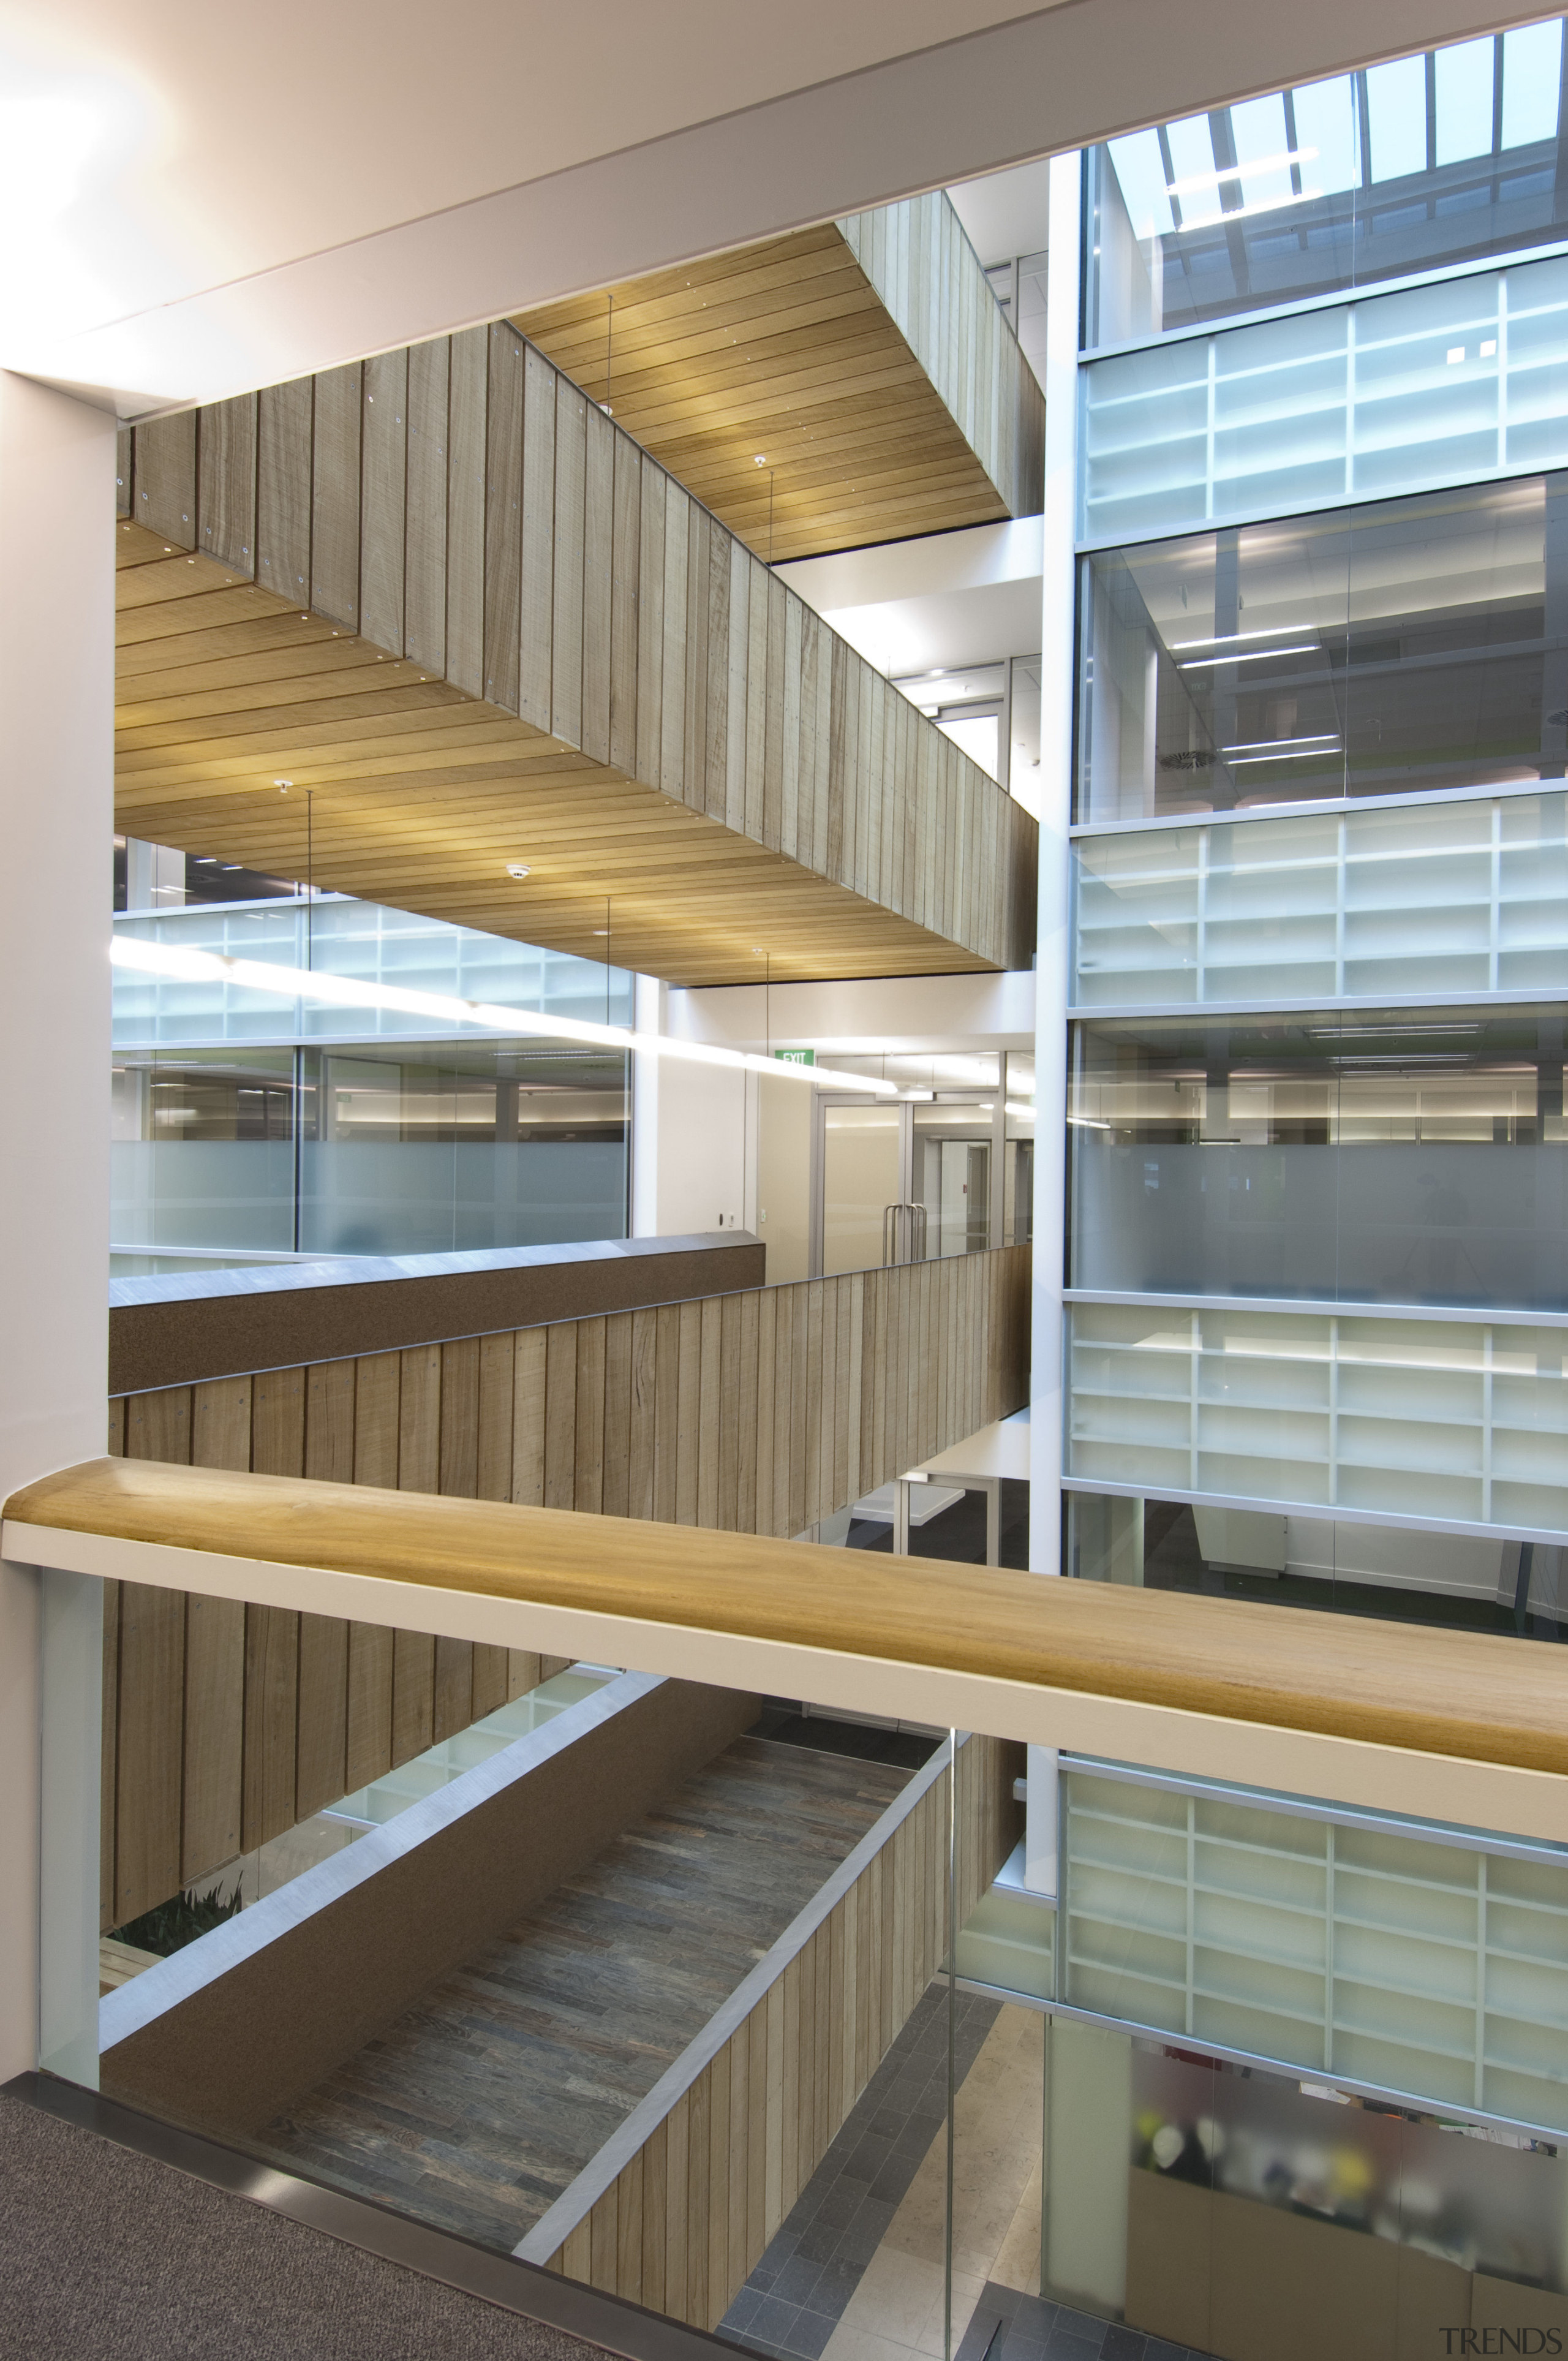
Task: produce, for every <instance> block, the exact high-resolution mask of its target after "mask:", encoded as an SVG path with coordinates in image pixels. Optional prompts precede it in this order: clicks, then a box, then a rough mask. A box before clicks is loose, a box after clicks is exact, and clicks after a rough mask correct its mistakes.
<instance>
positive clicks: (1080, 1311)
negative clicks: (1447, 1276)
mask: <svg viewBox="0 0 1568 2361" xmlns="http://www.w3.org/2000/svg"><path fill="white" fill-rule="evenodd" d="M1068 1320H1069V1390H1070V1401H1069V1443H1068V1471H1067V1472H1068V1476H1069V1480H1072V1479H1076V1480H1079V1481H1081V1482H1083V1483H1086V1484H1088V1485H1090V1486H1092V1485H1093V1484H1094V1483H1096V1482H1100V1483H1104V1484H1114V1485H1128V1486H1132V1487H1135V1488H1136V1489H1137V1490H1139V1491H1140V1492H1155V1493H1160V1494H1163V1495H1166V1496H1168V1497H1170V1496H1176V1497H1180V1498H1185V1499H1203V1498H1205V1497H1210V1498H1215V1499H1229V1500H1234V1499H1247V1500H1256V1501H1258V1502H1259V1503H1265V1502H1266V1503H1269V1504H1271V1505H1272V1504H1277V1505H1279V1506H1281V1507H1289V1508H1297V1509H1306V1510H1311V1509H1327V1510H1349V1511H1351V1512H1356V1511H1367V1510H1370V1511H1373V1512H1374V1513H1379V1512H1380V1513H1384V1514H1389V1515H1394V1516H1401V1517H1407V1516H1408V1517H1419V1518H1420V1520H1421V1521H1423V1522H1427V1523H1432V1524H1439V1523H1451V1524H1456V1525H1462V1526H1475V1525H1491V1524H1496V1525H1498V1526H1502V1527H1505V1528H1509V1529H1513V1530H1519V1529H1523V1530H1525V1531H1529V1532H1540V1533H1541V1534H1542V1535H1543V1536H1545V1537H1548V1538H1552V1539H1555V1538H1558V1537H1560V1536H1561V1534H1562V1532H1563V1530H1564V1528H1565V1527H1568V1388H1565V1387H1564V1384H1563V1353H1564V1348H1565V1346H1568V1330H1564V1329H1563V1328H1560V1327H1539V1328H1538V1327H1534V1326H1530V1327H1526V1326H1514V1325H1511V1324H1509V1325H1505V1324H1504V1323H1497V1324H1493V1323H1488V1322H1486V1321H1485V1320H1475V1321H1470V1320H1464V1319H1458V1318H1456V1319H1453V1320H1420V1321H1417V1320H1408V1319H1401V1318H1399V1317H1398V1316H1397V1315H1396V1316H1388V1317H1382V1316H1379V1315H1377V1314H1357V1315H1354V1316H1346V1315H1343V1314H1340V1313H1333V1312H1271V1311H1260V1310H1257V1309H1251V1308H1241V1307H1237V1306H1234V1305H1229V1304H1213V1305H1210V1306H1208V1307H1205V1308H1202V1309H1198V1308H1194V1309H1191V1310H1188V1309H1184V1308H1181V1307H1179V1306H1175V1305H1172V1304H1170V1303H1169V1302H1164V1303H1160V1302H1152V1303H1148V1304H1125V1303H1115V1304H1104V1303H1084V1302H1073V1303H1071V1304H1070V1305H1069V1313H1068Z"/></svg>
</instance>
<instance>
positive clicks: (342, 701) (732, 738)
mask: <svg viewBox="0 0 1568 2361" xmlns="http://www.w3.org/2000/svg"><path fill="white" fill-rule="evenodd" d="M120 478H121V481H120V493H119V499H120V507H121V522H120V526H119V531H118V544H119V549H118V554H119V558H120V566H119V574H118V585H119V599H118V608H119V614H118V632H119V657H118V680H117V715H116V719H117V758H116V794H115V811H116V825H118V826H119V827H121V828H122V829H125V830H126V832H127V833H130V834H133V835H136V836H139V837H144V838H149V839H151V840H154V841H156V842H159V843H166V844H171V845H176V846H179V847H181V848H182V849H183V850H185V851H189V852H192V853H198V854H209V855H215V856H217V857H218V858H220V859H225V860H229V861H235V862H244V863H246V864H247V865H248V866H252V867H256V868H259V869H265V870H270V871H273V872H275V873H282V874H284V875H293V876H302V875H303V874H304V873H305V865H306V858H307V852H306V831H307V819H306V813H307V797H309V809H310V813H311V834H312V836H313V854H314V876H315V880H316V883H317V884H318V885H320V886H323V887H328V888H332V889H335V890H339V891H342V892H345V893H350V894H356V895H361V896H363V897H365V898H367V899H368V900H373V901H378V902H385V903H388V904H389V905H391V906H394V907H401V908H407V909H412V910H418V911H422V912H424V913H427V914H429V915H431V916H433V917H442V918H446V919H450V920H453V921H455V923H458V924H461V925H464V926H472V927H478V928H486V929H488V931H491V932H493V933H497V934H501V935H509V936H511V937H513V938H515V939H520V940H523V941H528V942H536V943H542V944H545V945H547V946H550V947H552V948H556V949H562V950H572V951H576V952H578V953H580V954H583V955H585V956H588V957H592V958H599V959H602V958H603V957H604V955H605V949H606V944H605V939H604V936H603V934H602V932H601V931H600V930H601V929H603V928H604V927H605V925H606V923H607V919H606V911H605V905H606V901H607V900H608V901H609V905H610V910H609V926H610V929H611V934H610V942H611V946H612V956H613V958H614V960H615V961H616V963H617V964H620V965H625V966H628V967H634V968H637V969H640V970H641V971H643V972H647V973H651V974H655V975H662V976H664V977H667V978H668V979H669V980H671V981H672V982H674V983H723V982H735V981H747V982H750V981H752V980H754V979H755V977H756V976H757V974H758V972H759V956H760V954H762V953H766V954H767V956H768V958H769V960H770V962H771V971H772V973H773V976H774V977H775V978H776V977H784V978H794V977H810V976H857V975H887V974H903V973H921V972H949V971H959V970H974V969H982V968H992V967H999V966H1014V965H1020V964H1026V963H1027V961H1028V957H1029V948H1030V938H1031V931H1032V917H1033V895H1034V861H1035V829H1034V824H1033V822H1032V821H1030V820H1029V818H1027V815H1026V814H1025V813H1024V812H1023V811H1022V810H1021V808H1020V807H1018V806H1017V805H1016V804H1014V803H1013V802H1012V801H1011V799H1010V798H1009V797H1007V796H1005V795H1003V793H1002V792H1001V791H1000V790H999V789H998V788H997V787H996V786H995V785H994V784H993V783H992V781H991V780H990V779H988V778H987V777H986V776H985V774H983V773H982V772H981V771H980V770H978V769H977V768H976V766H975V765H974V764H973V763H970V762H969V761H968V760H967V758H965V757H964V756H963V755H961V754H959V752H958V750H957V748H956V747H954V746H953V745H952V744H951V742H950V741H948V739H946V738H944V737H943V736H942V735H941V734H940V733H939V732H938V731H937V730H934V729H933V728H932V727H931V726H930V724H928V723H927V721H925V719H923V718H922V717H921V716H920V715H919V714H918V713H916V710H915V709H914V708H913V707H912V706H910V705H909V704H908V703H907V701H906V700H905V698H903V697H900V696H899V694H898V692H897V691H896V690H894V689H893V688H892V687H891V686H889V685H888V683H887V682H886V681H884V680H883V678H882V676H881V675H879V674H877V673H875V672H874V671H872V669H871V667H870V666H868V665H866V664H864V663H863V662H862V661H861V658H859V657H858V656H857V655H855V654H854V653H853V651H852V650H850V648H848V647H847V646H846V645H845V644H844V642H841V641H839V640H838V639H837V638H836V637H835V635H834V634H833V633H832V632H831V631H828V628H827V626H826V625H825V624H823V623H821V622H820V621H819V620H818V619H817V616H816V615H814V614H813V613H812V612H811V610H810V609H808V608H806V607H805V606H804V605H803V604H802V602H801V601H800V600H799V599H797V598H795V597H794V596H793V594H792V593H790V592H789V591H787V590H786V589H785V588H784V585H783V584H782V583H780V582H779V581H778V580H777V578H776V577H773V576H772V575H771V574H770V573H769V572H768V570H767V568H766V567H765V566H762V565H760V564H759V563H758V562H757V561H756V560H755V559H754V558H752V557H751V555H749V554H748V553H747V552H746V550H745V549H744V548H743V547H742V546H741V545H740V544H739V543H738V542H736V541H735V540H733V539H732V537H731V536H730V535H729V534H728V533H725V531H724V530H723V528H722V527H721V526H720V525H718V523H717V522H715V521H714V520H713V519H712V518H711V517H710V516H709V515H708V514H707V511H705V510H704V509H702V508H700V507H699V506H698V505H697V504H696V502H695V501H693V500H691V499H690V498H689V496H688V495H687V494H686V492H685V490H684V489H682V487H681V486H680V485H679V484H677V483H676V482H674V479H673V478H670V477H669V476H668V475H666V473H665V472H664V470H663V468H662V467H658V466H657V465H656V464H655V463H654V462H653V461H652V460H651V459H649V458H648V457H646V456H645V455H643V454H642V453H641V451H640V450H639V448H638V446H637V445H636V444H635V443H633V442H632V441H631V439H630V436H629V435H627V434H623V433H621V432H620V429H619V427H618V426H616V425H613V424H612V423H611V422H610V421H609V419H608V418H606V417H605V416H604V414H603V413H602V412H601V411H600V410H599V409H598V405H597V404H596V403H594V402H591V401H587V399H586V397H585V396H584V395H583V394H582V393H581V392H580V391H579V390H578V389H577V388H576V386H575V385H573V384H572V383H571V382H570V381H569V380H568V379H566V378H565V377H564V376H562V375H560V374H559V373H558V372H557V371H556V370H555V369H554V368H552V367H551V366H550V364H549V363H548V362H547V361H546V360H545V359H544V358H543V356H542V355H541V354H540V353H538V352H537V351H535V350H533V349H532V348H531V347H530V346H528V345H527V343H526V342H525V341H524V340H523V339H522V338H521V336H519V335H517V333H516V332H515V331H514V330H513V329H512V328H511V327H510V326H509V325H508V324H504V323H502V324H498V325H497V326H495V327H492V328H489V329H484V328H479V329H471V330H468V331H466V333H464V334H463V335H457V336H455V337H451V338H440V339H437V340H436V341H435V342H434V343H433V344H430V345H424V346H415V347H413V348H411V350H408V351H404V352H397V353H392V354H387V355H383V356H380V357H378V358H377V359H374V360H371V361H367V362H365V363H363V364H356V365H354V366H353V367H350V368H343V369H336V370H333V371H331V372H330V373H328V374H326V375H323V376H322V377H319V378H316V379H301V380H298V381H296V382H294V383H292V384H289V385H283V386H277V387H272V388H269V389H267V390H264V391H263V392H262V393H260V394H259V395H252V396H249V397H247V398H244V399H242V400H239V401H230V402H225V403H221V404H216V405H214V406H213V407H211V408H208V409H204V410H202V411H200V412H186V413H184V414H183V415H182V416H180V417H177V418H171V419H165V420H159V421H157V422H155V423H152V424H151V425H148V426H145V427H139V428H137V430H136V432H135V434H134V436H133V435H131V434H126V435H125V436H123V437H122V460H121V467H120ZM280 779H287V780H288V781H289V782H290V783H291V784H290V785H289V787H288V789H287V791H286V792H285V791H283V790H282V789H280V786H279V785H277V782H278V780H280ZM508 862H527V863H528V865H529V868H530V872H531V874H530V875H529V877H528V878H527V879H526V880H525V881H522V882H521V883H517V882H514V881H513V880H512V879H510V878H509V877H508V876H507V874H506V865H507V863H508Z"/></svg>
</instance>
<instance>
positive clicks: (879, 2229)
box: [718, 1982, 1001, 2361]
mask: <svg viewBox="0 0 1568 2361" xmlns="http://www.w3.org/2000/svg"><path fill="white" fill-rule="evenodd" d="M1000 2013H1001V2012H1000V2008H999V2005H998V2004H997V2003H996V2002H995V2001H989V2000H981V1999H980V1998H979V1997H978V1996H977V1995H976V1994H974V1993H955V1995H954V2023H953V2081H954V2085H955V2087H957V2085H958V2084H959V2083H961V2082H962V2081H963V2079H964V2076H965V2075H966V2074H967V2073H968V2072H969V2070H970V2067H971V2066H972V2065H973V2064H974V2061H975V2059H977V2058H978V2057H979V2055H980V2049H981V2043H982V2042H983V2041H984V2039H985V2037H986V2035H987V2034H988V2033H989V2032H990V2031H991V2028H992V2026H993V2025H994V2024H995V2022H996V2019H997V2017H998V2015H1000ZM947 2118H948V1987H947V1985H946V1984H945V1983H943V1982H937V1983H934V1984H932V1985H931V1986H930V1987H929V1989H928V1990H927V1992H926V1993H925V1994H924V1995H923V1997H922V1998H921V1999H920V2000H919V2001H917V2002H916V2005H915V2009H914V2011H913V2013H912V2015H911V2016H910V2018H909V2022H908V2024H907V2025H906V2026H905V2028H904V2030H903V2032H902V2033H901V2034H900V2035H899V2037H898V2038H897V2040H896V2041H894V2044H893V2046H892V2048H890V2049H889V2051H888V2053H887V2056H886V2057H885V2058H884V2059H883V2061H882V2064H881V2065H880V2066H879V2067H878V2068H877V2070H876V2072H875V2073H874V2074H873V2075H872V2079H871V2081H869V2082H868V2083H867V2085H866V2087H865V2090H864V2091H863V2092H862V2093H861V2098H860V2100H859V2102H858V2103H857V2104H856V2105H855V2106H854V2107H853V2108H852V2109H851V2110H850V2114H849V2116H848V2117H847V2119H846V2121H845V2124H844V2127H843V2129H842V2130H841V2131H840V2132H839V2136H838V2138H837V2139H836V2140H835V2141H834V2142H833V2145H832V2147H830V2148H829V2149H828V2153H827V2155H826V2156H825V2157H824V2158H823V2159H822V2161H821V2163H820V2164H819V2165H818V2166H817V2170H816V2171H815V2172H814V2173H813V2174H812V2176H811V2179H810V2180H809V2181H807V2183H806V2187H805V2189H804V2190H803V2191H801V2194H800V2196H799V2198H798V2199H797V2200H796V2202H795V2205H794V2207H793V2209H792V2210H791V2212H790V2213H789V2214H788V2216H787V2217H786V2219H785V2221H784V2224H783V2226H782V2228H781V2229H780V2230H779V2231H778V2233H777V2235H775V2236H774V2237H773V2240H772V2242H771V2244H770V2245H769V2246H768V2249H767V2252H766V2253H765V2254H764V2255H763V2257H762V2261H761V2262H760V2263H759V2264H758V2265H757V2268H756V2269H755V2270H754V2271H753V2272H752V2273H751V2278H750V2279H748V2280H747V2282H746V2284H745V2286H744V2287H743V2288H742V2289H741V2290H740V2294H739V2295H738V2296H737V2297H736V2298H735V2301H734V2302H733V2303H732V2304H731V2305H730V2307H729V2311H728V2312H726V2313H725V2315H724V2318H723V2319H722V2320H721V2321H720V2322H719V2323H718V2333H719V2334H720V2335H721V2336H732V2337H734V2338H735V2339H736V2341H737V2343H739V2344H743V2345H747V2346H748V2347H749V2348H750V2349H751V2351H752V2352H753V2353H762V2354H766V2355H767V2356H769V2361H817V2356H818V2355H819V2354H820V2353H821V2351H822V2348H823V2346H824V2345H826V2344H827V2342H828V2338H829V2337H830V2336H831V2335H832V2334H833V2331H834V2330H835V2328H837V2326H838V2325H839V2321H840V2320H841V2319H842V2318H843V2315H844V2309H845V2306H846V2305H847V2304H848V2302H849V2301H850V2297H851V2296H852V2295H853V2294H854V2292H855V2290H856V2289H857V2288H858V2287H859V2285H860V2283H861V2274H862V2273H863V2272H864V2270H865V2268H866V2265H867V2264H868V2263H869V2262H870V2261H871V2258H872V2256H873V2255H874V2254H875V2253H876V2250H877V2248H878V2247H879V2246H881V2244H882V2242H883V2238H884V2237H885V2236H886V2235H887V2231H888V2225H889V2224H890V2223H891V2222H892V2220H893V2217H894V2213H896V2212H897V2211H898V2207H899V2203H900V2202H901V2200H902V2199H903V2198H904V2197H905V2194H906V2193H907V2191H908V2189H909V2185H910V2183H911V2181H912V2180H914V2178H915V2176H916V2172H918V2170H919V2169H920V2165H921V2162H922V2159H923V2158H925V2156H926V2153H927V2149H928V2148H929V2147H930V2145H931V2143H932V2141H933V2140H934V2139H935V2138H936V2136H937V2135H938V2132H939V2131H940V2130H941V2128H942V2125H944V2124H945V2123H946V2121H947Z"/></svg>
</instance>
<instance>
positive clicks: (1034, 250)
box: [948, 160, 1051, 264]
mask: <svg viewBox="0 0 1568 2361" xmlns="http://www.w3.org/2000/svg"><path fill="white" fill-rule="evenodd" d="M1050 170H1051V168H1050V164H1049V161H1048V160H1041V161H1039V162H1036V163H1033V164H1014V165H1013V166H1012V167H1011V168H1010V170H1007V171H1004V172H987V173H986V174H985V175H984V177H983V178H982V179H981V180H978V181H959V184H958V186H957V187H956V188H952V189H949V190H948V196H949V197H950V198H951V199H952V201H953V209H954V211H955V212H956V213H957V214H958V217H959V221H961V222H962V224H963V225H964V228H965V230H966V232H967V233H968V236H969V242H970V245H971V246H972V247H973V248H974V250H975V252H976V253H977V254H978V255H979V257H980V258H981V262H984V263H987V264H990V263H992V262H1011V261H1012V259H1013V258H1014V255H1016V254H1043V253H1044V251H1045V245H1046V225H1047V217H1048V211H1049V208H1048V203H1047V190H1048V183H1049V180H1050Z"/></svg>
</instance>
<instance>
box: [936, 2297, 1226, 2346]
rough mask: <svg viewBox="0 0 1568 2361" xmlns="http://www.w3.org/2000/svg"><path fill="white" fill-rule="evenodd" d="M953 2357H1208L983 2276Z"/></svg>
mask: <svg viewBox="0 0 1568 2361" xmlns="http://www.w3.org/2000/svg"><path fill="white" fill-rule="evenodd" d="M953 2361H1211V2356H1209V2355H1208V2354H1205V2353H1197V2352H1194V2351H1192V2350H1191V2349H1190V2347H1189V2346H1187V2345H1171V2344H1168V2342H1167V2340H1166V2339H1165V2338H1164V2337H1163V2336H1146V2335H1145V2334H1144V2332H1143V2330H1142V2329H1141V2328H1123V2327H1120V2326H1119V2325H1118V2324H1117V2323H1116V2322H1115V2321H1113V2320H1100V2319H1098V2318H1097V2317H1096V2316H1095V2314H1094V2313H1093V2312H1075V2311H1074V2310H1073V2309H1072V2307H1071V2305H1070V2304H1066V2303H1050V2302H1047V2301H1043V2300H1042V2299H1041V2298H1040V2297H1039V2296H1037V2295H1020V2294H1019V2293H1018V2292H1017V2290H1016V2289H1014V2288H1006V2287H1001V2286H999V2285H998V2284H997V2282H996V2280H994V2279H988V2280H987V2281H986V2285H985V2289H984V2291H983V2293H982V2294H981V2299H980V2302H979V2304H978V2306H977V2307H976V2310H975V2313H974V2317H973V2319H972V2320H971V2321H970V2324H969V2327H968V2329H967V2330H966V2331H965V2334H964V2340H963V2343H962V2344H961V2345H959V2348H958V2350H957V2352H956V2353H955V2354H954V2356H953Z"/></svg>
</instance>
